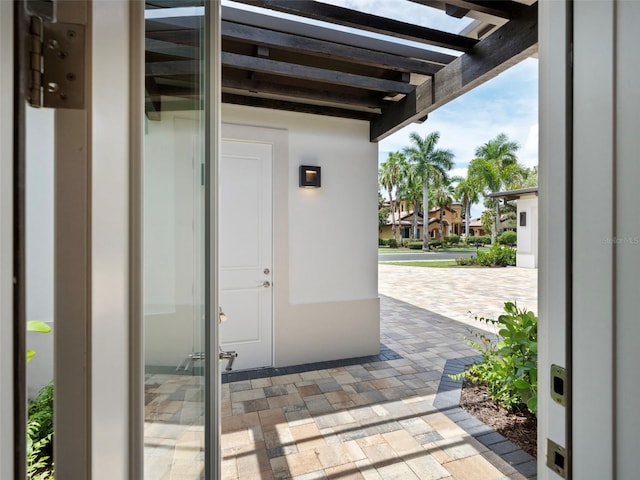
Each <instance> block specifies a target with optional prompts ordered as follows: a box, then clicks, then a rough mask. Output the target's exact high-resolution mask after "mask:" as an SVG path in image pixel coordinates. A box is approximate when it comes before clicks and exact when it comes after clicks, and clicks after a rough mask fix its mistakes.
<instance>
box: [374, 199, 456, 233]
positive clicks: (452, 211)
mask: <svg viewBox="0 0 640 480" xmlns="http://www.w3.org/2000/svg"><path fill="white" fill-rule="evenodd" d="M403 206H404V204H403V203H401V208H402V207H403ZM461 211H462V205H461V204H460V203H453V204H452V205H451V207H445V208H443V209H442V235H443V236H447V235H451V234H455V235H460V233H461V232H462V230H463V225H462V224H463V220H462V217H461ZM397 218H398V214H397V213H394V214H391V213H389V215H388V216H387V220H386V222H385V225H384V227H382V229H381V230H380V234H379V237H380V238H382V239H389V238H393V227H392V224H393V223H395V224H396V225H398V220H396V219H397ZM399 220H400V238H402V239H410V238H418V239H422V230H423V228H424V225H423V215H422V214H421V213H418V219H417V226H418V227H417V237H415V236H414V233H413V210H411V211H401V212H400V216H399ZM439 234H440V209H439V208H432V209H431V210H430V211H429V238H432V239H436V238H438V236H439Z"/></svg>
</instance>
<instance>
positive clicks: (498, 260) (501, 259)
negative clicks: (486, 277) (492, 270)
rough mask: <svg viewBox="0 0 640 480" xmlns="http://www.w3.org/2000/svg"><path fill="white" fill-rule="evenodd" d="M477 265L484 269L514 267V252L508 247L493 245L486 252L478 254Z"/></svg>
mask: <svg viewBox="0 0 640 480" xmlns="http://www.w3.org/2000/svg"><path fill="white" fill-rule="evenodd" d="M478 263H479V264H480V265H484V266H486V267H506V266H514V265H515V264H516V251H515V250H514V249H513V248H510V247H503V246H500V245H494V246H493V247H491V250H489V251H488V252H478Z"/></svg>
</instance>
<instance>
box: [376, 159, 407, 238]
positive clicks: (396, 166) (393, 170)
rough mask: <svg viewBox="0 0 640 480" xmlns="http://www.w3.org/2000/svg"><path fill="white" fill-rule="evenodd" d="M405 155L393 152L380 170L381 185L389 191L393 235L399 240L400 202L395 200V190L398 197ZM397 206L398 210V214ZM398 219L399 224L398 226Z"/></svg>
mask: <svg viewBox="0 0 640 480" xmlns="http://www.w3.org/2000/svg"><path fill="white" fill-rule="evenodd" d="M406 162H407V161H406V158H405V156H404V155H403V154H402V153H400V152H392V153H390V154H389V156H388V157H387V160H386V161H385V162H383V163H382V165H380V170H379V171H378V178H379V182H380V185H382V186H383V187H384V188H385V189H386V190H387V192H388V193H389V207H390V208H391V231H392V234H393V237H394V238H395V239H396V240H398V233H399V229H400V205H399V202H394V195H393V191H394V190H395V191H396V197H397V194H398V191H399V189H400V183H401V182H402V175H403V170H404V165H405V164H406ZM396 208H397V210H398V212H397V216H396ZM396 221H397V224H398V226H397V227H396Z"/></svg>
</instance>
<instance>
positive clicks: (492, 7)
mask: <svg viewBox="0 0 640 480" xmlns="http://www.w3.org/2000/svg"><path fill="white" fill-rule="evenodd" d="M409 1H411V2H414V3H419V4H421V5H430V4H431V3H433V0H409ZM441 1H442V3H444V4H445V5H451V6H452V7H455V8H457V9H461V10H467V11H468V10H473V11H474V12H479V13H484V14H486V15H491V16H492V17H498V18H505V19H507V20H510V19H513V18H518V17H519V16H521V15H522V14H523V12H525V11H526V9H527V6H526V5H523V4H520V3H518V2H512V1H510V0H441Z"/></svg>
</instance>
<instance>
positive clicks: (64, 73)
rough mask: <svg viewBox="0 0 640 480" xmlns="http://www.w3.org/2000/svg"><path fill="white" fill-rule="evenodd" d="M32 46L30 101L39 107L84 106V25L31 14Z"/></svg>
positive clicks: (29, 77)
mask: <svg viewBox="0 0 640 480" xmlns="http://www.w3.org/2000/svg"><path fill="white" fill-rule="evenodd" d="M29 47H30V48H29V61H28V66H29V73H28V75H26V77H27V79H28V82H29V85H28V86H27V87H28V88H27V92H28V95H27V97H28V98H27V100H28V102H29V104H30V105H31V106H32V107H36V108H41V107H46V108H71V109H82V108H84V76H85V75H84V66H85V27H84V25H78V24H71V23H53V22H43V21H42V19H40V18H39V17H31V25H30V32H29Z"/></svg>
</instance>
